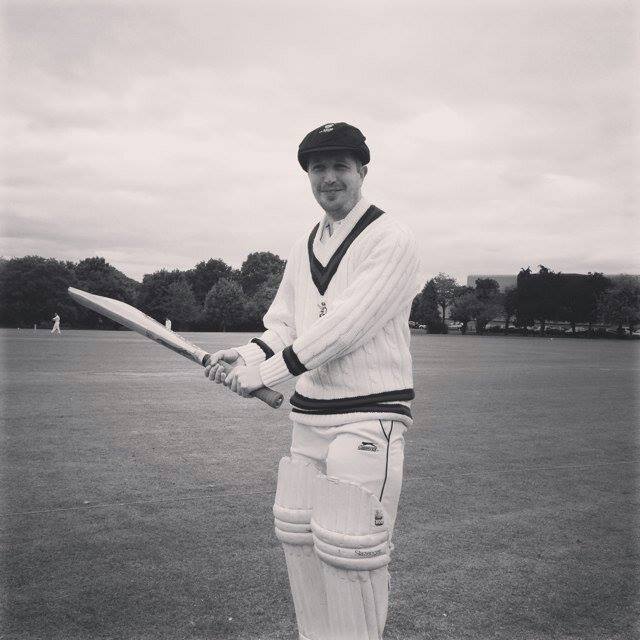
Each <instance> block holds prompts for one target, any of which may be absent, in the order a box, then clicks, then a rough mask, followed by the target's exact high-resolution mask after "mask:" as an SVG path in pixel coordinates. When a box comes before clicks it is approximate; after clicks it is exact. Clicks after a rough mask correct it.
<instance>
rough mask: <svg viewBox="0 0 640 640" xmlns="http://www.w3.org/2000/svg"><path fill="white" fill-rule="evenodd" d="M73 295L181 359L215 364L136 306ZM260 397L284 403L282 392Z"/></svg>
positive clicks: (269, 391)
mask: <svg viewBox="0 0 640 640" xmlns="http://www.w3.org/2000/svg"><path fill="white" fill-rule="evenodd" d="M69 295H70V296H71V297H72V298H73V299H74V300H75V301H76V302H78V303H80V304H81V305H82V306H84V307H87V308H88V309H91V310H92V311H96V312H97V313H99V314H101V315H103V316H106V317H107V318H111V320H113V321H115V322H117V323H118V324H121V325H123V326H125V327H127V328H128V329H131V330H132V331H135V332H137V333H139V334H141V335H143V336H145V337H147V338H150V339H151V340H153V341H154V342H157V343H158V344H161V345H162V346H163V347H167V349H171V350H172V351H175V352H176V353H179V354H180V355H181V356H184V357H185V358H188V359H189V360H193V361H194V362H197V363H198V364H200V365H202V366H203V367H207V366H209V365H210V364H214V363H212V362H211V354H209V353H207V352H206V351H205V350H204V349H201V348H200V347H197V346H196V345H195V344H192V343H191V342H189V341H188V340H185V339H184V338H183V337H182V336H179V335H178V334H177V333H174V332H173V331H171V330H170V329H167V328H165V327H164V325H162V324H160V323H159V322H156V321H155V320H154V319H153V318H150V317H149V316H148V315H146V314H144V313H142V311H140V310H139V309H136V308H135V307H132V306H131V305H130V304H127V303H126V302H122V301H121V300H114V299H113V298H106V297H104V296H98V295H96V294H94V293H87V292H86V291H82V290H81V289H74V288H73V287H69ZM218 364H219V365H221V366H222V367H223V369H224V370H225V371H227V372H229V371H231V370H232V369H233V365H230V364H228V363H227V362H221V361H219V362H218ZM252 395H254V396H255V397H256V398H259V399H260V400H262V401H263V402H265V403H266V404H268V405H269V406H270V407H273V408H274V409H277V408H278V407H280V405H281V404H282V401H283V400H284V398H283V395H282V394H281V393H279V392H278V391H274V390H273V389H269V388H267V387H261V388H260V389H257V390H256V391H254V392H253V394H252Z"/></svg>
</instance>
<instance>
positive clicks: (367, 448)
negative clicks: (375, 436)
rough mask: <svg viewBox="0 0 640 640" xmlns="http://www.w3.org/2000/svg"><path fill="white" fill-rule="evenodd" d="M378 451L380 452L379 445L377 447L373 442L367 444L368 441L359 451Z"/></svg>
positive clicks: (363, 443) (364, 441)
mask: <svg viewBox="0 0 640 640" xmlns="http://www.w3.org/2000/svg"><path fill="white" fill-rule="evenodd" d="M377 450H378V447H377V445H375V444H374V443H373V442H367V441H366V440H363V441H362V442H361V443H360V444H359V445H358V451H377Z"/></svg>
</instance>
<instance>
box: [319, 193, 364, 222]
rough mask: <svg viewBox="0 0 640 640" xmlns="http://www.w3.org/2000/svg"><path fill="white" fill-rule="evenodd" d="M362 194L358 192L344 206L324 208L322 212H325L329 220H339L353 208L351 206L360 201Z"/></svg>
mask: <svg viewBox="0 0 640 640" xmlns="http://www.w3.org/2000/svg"><path fill="white" fill-rule="evenodd" d="M361 199H362V196H361V195H360V194H358V196H357V197H356V198H355V199H354V200H353V202H350V203H349V204H346V205H345V206H344V207H340V208H339V209H331V210H329V209H325V210H324V212H325V213H326V214H327V218H329V220H331V222H338V221H339V220H344V219H345V218H346V217H347V216H348V215H349V213H350V212H351V211H352V210H353V208H354V207H355V206H356V205H357V204H358V202H360V200H361Z"/></svg>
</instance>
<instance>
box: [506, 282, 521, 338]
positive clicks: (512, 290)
mask: <svg viewBox="0 0 640 640" xmlns="http://www.w3.org/2000/svg"><path fill="white" fill-rule="evenodd" d="M517 309H518V290H517V288H516V287H507V288H506V289H505V290H504V293H503V295H502V310H503V313H504V330H505V331H507V330H508V329H509V323H510V322H511V318H513V317H514V316H515V315H516V311H517Z"/></svg>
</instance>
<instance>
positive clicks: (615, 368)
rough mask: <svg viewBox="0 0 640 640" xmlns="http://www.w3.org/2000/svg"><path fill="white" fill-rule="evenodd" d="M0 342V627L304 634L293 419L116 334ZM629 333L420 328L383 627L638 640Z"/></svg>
mask: <svg viewBox="0 0 640 640" xmlns="http://www.w3.org/2000/svg"><path fill="white" fill-rule="evenodd" d="M0 337H1V339H2V349H3V371H2V374H1V375H2V388H3V397H4V411H3V420H4V426H3V432H2V440H1V443H0V444H1V448H2V452H3V460H2V469H3V471H2V486H1V496H2V509H1V511H2V515H1V517H0V525H1V530H2V558H3V571H2V580H3V582H4V584H3V587H4V602H3V605H4V618H3V627H2V629H3V630H2V631H1V632H0V637H2V638H6V639H9V638H11V639H20V640H26V639H43V640H44V639H47V640H48V639H74V640H75V639H78V640H80V639H82V640H86V639H90V638H102V639H107V638H113V639H114V640H115V639H126V640H128V639H140V640H143V639H145V640H146V639H149V640H151V639H154V640H157V639H165V638H166V639H169V638H170V639H183V638H185V639H186V638H189V639H194V638H202V639H204V638H207V639H212V640H213V639H226V638H228V639H242V640H256V639H258V638H260V639H262V640H268V639H281V638H287V639H293V638H295V637H296V635H295V623H294V616H293V608H292V604H291V602H290V598H289V595H288V588H287V577H286V572H285V569H284V564H283V557H282V552H281V550H280V548H279V546H278V543H277V541H276V539H275V536H274V534H273V532H272V519H271V504H272V498H273V492H274V488H275V470H276V468H277V462H278V460H279V458H280V457H281V456H282V455H283V454H285V453H286V451H287V447H288V441H289V424H288V419H287V411H286V410H285V409H284V408H283V409H280V410H279V411H274V410H272V409H269V408H268V407H266V406H265V405H262V404H261V403H258V402H257V401H255V400H254V401H247V400H243V399H242V398H239V397H237V396H234V395H233V394H231V393H230V392H228V391H226V390H224V389H221V388H219V387H217V386H214V385H212V384H211V383H209V382H207V381H206V380H205V378H204V376H203V373H202V370H200V369H198V367H197V366H196V365H193V364H191V363H189V362H188V361H186V360H183V359H182V358H180V357H179V356H177V355H175V354H173V353H171V352H168V351H166V350H165V349H162V348H161V347H159V346H157V345H155V344H153V343H151V342H149V341H147V340H145V339H144V338H142V337H139V336H137V335H135V334H131V333H128V332H122V333H107V332H92V331H69V332H64V333H63V335H62V337H61V338H56V337H53V336H50V335H49V334H48V332H44V331H40V332H38V333H37V334H34V333H33V332H28V331H22V332H21V333H19V334H18V333H17V332H15V331H9V330H4V331H2V332H0ZM191 337H192V338H193V339H194V340H196V341H197V342H198V343H199V344H200V345H201V346H203V347H205V348H207V349H210V350H214V349H216V348H218V347H221V346H226V345H228V344H237V343H241V342H243V341H244V340H246V338H247V337H248V336H246V335H240V334H193V335H192V336H191ZM639 346H640V345H638V344H637V343H628V342H616V341H597V340H593V341H586V340H549V339H544V338H519V337H514V338H501V337H475V336H466V337H463V336H429V335H416V336H414V337H413V343H412V351H413V355H414V365H415V387H416V394H417V398H416V401H415V403H414V416H415V420H416V422H415V424H414V426H413V427H412V428H411V429H410V430H409V432H408V433H407V448H406V461H405V484H404V489H403V494H402V498H401V502H400V510H399V515H398V521H397V529H396V535H395V545H396V549H395V552H394V557H393V561H392V565H391V566H392V593H391V602H390V614H389V619H388V623H387V632H386V635H385V637H386V638H387V639H388V640H413V639H416V640H417V639H433V640H436V639H437V640H462V639H494V638H495V639H500V640H546V639H551V638H553V639H566V640H568V639H572V640H590V639H596V638H597V639H607V640H614V639H616V640H621V639H631V638H637V637H639V635H640V633H639V628H638V627H637V626H635V625H636V624H637V620H638V618H639V614H640V609H639V606H638V597H637V596H638V592H637V576H638V575H639V574H638V572H639V569H640V566H639V565H640V563H639V561H638V550H639V548H640V545H639V544H638V542H639V541H638V529H637V526H636V525H637V520H636V518H635V514H636V513H637V507H638V493H637V488H638V487H637V482H636V481H637V475H638V470H639V465H638V462H639V461H640V453H639V452H638V441H637V438H636V435H637V432H636V429H637V420H638V413H639V412H638V395H637V392H638V387H637V385H638V380H639V376H638V363H639V357H638V356H639V349H638V347H639ZM286 391H287V392H289V391H290V389H289V388H287V389H286ZM634 629H635V630H634Z"/></svg>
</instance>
